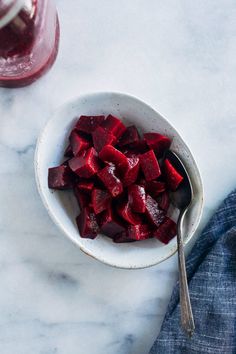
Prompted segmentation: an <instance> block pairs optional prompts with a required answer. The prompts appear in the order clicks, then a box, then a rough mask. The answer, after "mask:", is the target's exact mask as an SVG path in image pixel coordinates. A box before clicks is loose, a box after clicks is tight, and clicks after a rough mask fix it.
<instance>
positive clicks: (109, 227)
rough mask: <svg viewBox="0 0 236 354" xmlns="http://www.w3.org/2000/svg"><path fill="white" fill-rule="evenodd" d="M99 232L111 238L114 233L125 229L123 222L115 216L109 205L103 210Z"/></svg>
mask: <svg viewBox="0 0 236 354" xmlns="http://www.w3.org/2000/svg"><path fill="white" fill-rule="evenodd" d="M100 226H101V232H102V233H103V234H104V235H106V236H108V237H111V238H113V237H114V236H115V235H117V234H119V233H120V232H123V231H125V225H124V223H123V222H122V221H121V220H119V218H117V216H116V215H115V214H114V212H113V211H112V208H111V207H109V208H108V209H107V210H106V211H104V212H103V214H102V216H101V221H100Z"/></svg>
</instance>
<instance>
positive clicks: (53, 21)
mask: <svg viewBox="0 0 236 354" xmlns="http://www.w3.org/2000/svg"><path fill="white" fill-rule="evenodd" d="M0 21H1V17H0ZM58 43H59V23H58V17H57V13H56V9H55V6H54V4H53V2H52V0H27V1H25V2H24V5H23V7H22V8H21V10H20V11H19V12H18V13H17V15H16V16H15V17H14V18H13V19H12V20H11V21H10V22H9V23H7V24H6V25H5V26H4V27H2V28H0V86H3V87H21V86H26V85H29V84H31V83H32V82H34V81H35V80H37V79H38V78H39V77H40V76H41V75H43V74H44V73H45V72H46V71H47V70H48V69H49V68H50V67H51V66H52V64H53V63H54V61H55V59H56V56H57V52H58Z"/></svg>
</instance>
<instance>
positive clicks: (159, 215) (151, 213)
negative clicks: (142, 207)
mask: <svg viewBox="0 0 236 354" xmlns="http://www.w3.org/2000/svg"><path fill="white" fill-rule="evenodd" d="M146 215H147V217H148V219H149V221H150V222H151V223H152V224H154V225H155V226H157V227H158V226H159V225H160V224H161V223H162V222H163V220H164V218H165V213H164V211H163V210H161V209H160V208H159V205H158V203H157V202H156V201H155V200H154V199H153V198H152V197H151V196H150V195H147V198H146Z"/></svg>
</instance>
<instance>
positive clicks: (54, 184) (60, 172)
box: [48, 165, 72, 189]
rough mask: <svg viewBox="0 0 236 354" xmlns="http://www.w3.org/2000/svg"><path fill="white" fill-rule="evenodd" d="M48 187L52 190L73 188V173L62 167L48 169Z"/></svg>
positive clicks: (64, 166) (66, 167)
mask: <svg viewBox="0 0 236 354" xmlns="http://www.w3.org/2000/svg"><path fill="white" fill-rule="evenodd" d="M48 187H49V188H51V189H68V188H71V187H72V180H71V171H70V169H69V167H68V166H66V165H61V166H57V167H52V168H49V169H48Z"/></svg>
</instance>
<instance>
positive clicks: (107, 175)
mask: <svg viewBox="0 0 236 354" xmlns="http://www.w3.org/2000/svg"><path fill="white" fill-rule="evenodd" d="M115 171H116V168H115V166H114V165H108V166H106V167H104V168H103V169H102V170H100V171H99V172H98V173H97V175H98V177H99V178H100V180H101V181H102V182H103V184H104V185H105V187H106V188H107V189H108V191H109V192H110V193H111V195H112V196H113V197H117V196H118V195H119V194H121V193H122V192H123V185H122V182H121V181H120V179H119V178H118V177H117V176H116V175H115Z"/></svg>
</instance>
